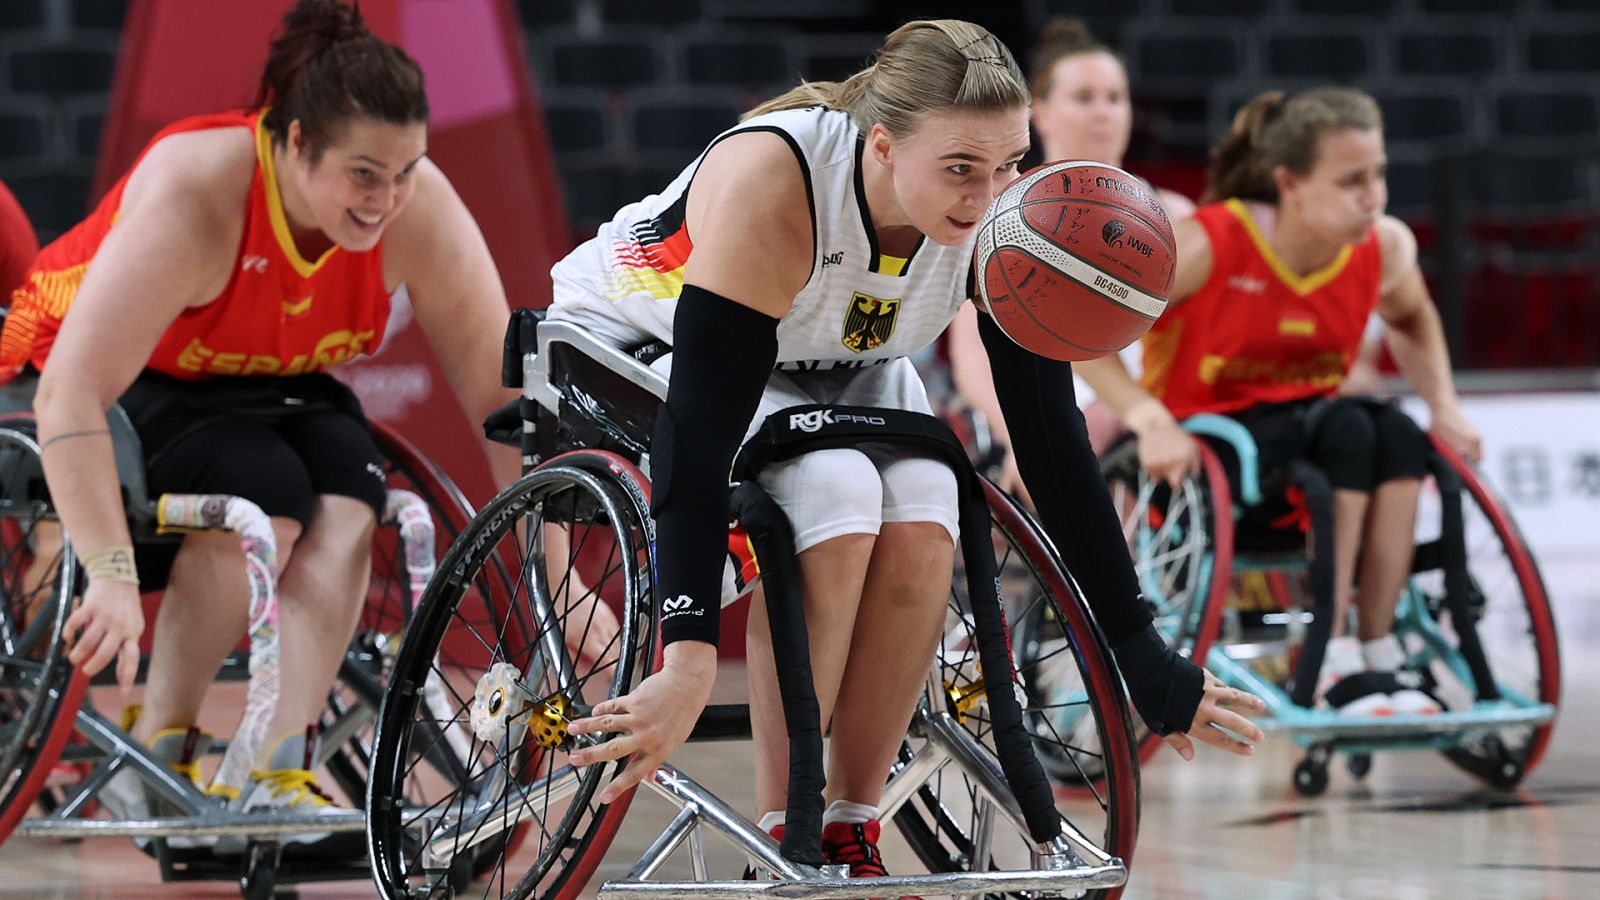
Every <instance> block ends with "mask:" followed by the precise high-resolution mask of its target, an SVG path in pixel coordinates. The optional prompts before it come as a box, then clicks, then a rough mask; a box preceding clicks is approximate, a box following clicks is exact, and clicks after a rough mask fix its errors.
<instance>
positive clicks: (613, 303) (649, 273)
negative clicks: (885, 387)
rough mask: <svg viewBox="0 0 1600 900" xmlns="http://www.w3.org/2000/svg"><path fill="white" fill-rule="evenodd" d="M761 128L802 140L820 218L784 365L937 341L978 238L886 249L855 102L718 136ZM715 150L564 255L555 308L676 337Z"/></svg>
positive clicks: (824, 363) (781, 353)
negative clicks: (706, 172) (701, 174)
mask: <svg viewBox="0 0 1600 900" xmlns="http://www.w3.org/2000/svg"><path fill="white" fill-rule="evenodd" d="M749 131H767V132H773V133H776V134H778V135H780V136H781V137H783V138H784V140H785V141H786V142H787V143H788V144H789V146H790V148H791V149H792V150H794V153H795V156H796V157H797V158H798V159H799V161H800V166H801V170H802V172H803V173H804V175H805V178H806V188H807V194H808V195H809V197H810V199H811V212H812V219H813V221H814V222H815V225H816V246H815V258H814V259H813V260H812V264H811V277H810V279H808V280H807V281H806V284H805V287H804V288H802V289H801V290H800V292H799V293H798V294H796V295H795V299H794V305H793V307H791V308H790V310H789V312H788V314H787V315H785V316H784V317H783V320H782V321H781V322H780V323H779V325H778V368H779V369H786V370H810V369H835V368H858V367H861V366H866V365H877V364H880V363H884V362H888V361H890V360H894V359H898V358H900V357H904V356H909V355H911V354H913V353H915V352H917V351H918V350H921V349H922V348H924V347H926V346H927V345H929V344H931V343H932V342H933V340H934V339H935V338H937V337H938V336H939V334H940V333H941V332H943V331H944V329H945V326H947V325H949V324H950V320H951V319H952V318H954V317H955V314H956V311H957V310H958V309H959V308H960V306H961V303H962V301H964V300H965V299H966V298H967V273H968V268H969V266H970V261H971V259H972V240H971V239H969V240H967V241H965V242H963V243H962V244H961V245H960V246H955V247H945V246H942V245H940V244H938V243H936V242H934V241H930V240H928V239H926V238H923V239H922V240H921V241H920V242H919V243H918V244H917V247H916V249H915V250H913V251H912V253H911V255H910V256H909V257H908V258H906V259H899V258H896V257H888V256H884V255H882V254H880V253H879V252H878V241H877V234H876V232H875V231H874V230H873V228H872V219H871V216H870V214H869V212H868V211H867V205H866V197H865V192H864V190H863V186H862V176H861V155H862V153H863V151H864V149H865V145H864V143H863V141H862V140H861V139H860V133H859V131H858V129H857V128H856V127H855V125H854V124H852V123H851V121H850V117H849V115H847V114H846V113H844V112H840V111H836V110H827V109H823V108H821V107H812V108H809V109H798V110H784V111H781V112H775V113H769V114H767V115H763V116H758V117H756V118H753V119H750V120H748V121H746V122H744V123H742V124H740V125H738V126H737V127H735V128H732V129H730V130H728V131H726V132H723V134H722V135H721V136H719V137H718V138H717V139H716V140H715V141H713V142H712V144H711V146H715V145H716V144H717V143H718V142H720V141H721V140H723V139H724V138H726V137H728V136H730V135H734V134H740V133H744V132H749ZM706 149H707V151H709V150H710V147H707V148H706ZM704 158H705V153H702V154H701V155H700V157H699V158H697V159H695V161H694V162H692V163H690V165H689V166H688V168H686V169H684V170H683V172H682V173H680V174H679V175H678V177H677V178H675V179H673V181H672V183H671V184H670V185H668V186H667V189H666V190H665V191H663V192H662V193H660V194H657V195H652V196H649V197H646V198H644V199H643V200H641V201H640V202H638V203H633V204H629V205H628V206H625V207H623V208H622V209H621V210H620V211H619V212H618V213H617V215H616V216H615V217H614V218H613V219H612V220H611V221H610V222H608V223H606V224H605V225H603V226H601V228H600V231H599V233H598V234H596V235H595V237H594V238H593V239H592V240H590V241H588V242H587V243H585V244H584V245H583V246H581V247H579V248H577V249H576V250H574V251H573V252H572V253H571V254H569V255H568V256H567V257H566V258H565V259H563V260H562V261H561V262H559V263H557V264H556V265H555V267H554V268H553V269H552V270H551V276H552V278H554V280H555V288H556V290H555V302H554V304H553V305H552V306H551V317H552V318H555V319H566V320H571V321H579V322H583V323H586V324H592V325H595V326H597V327H598V328H599V330H601V331H603V332H607V333H611V334H622V333H626V332H627V331H637V332H642V333H644V334H646V335H649V336H652V337H655V338H658V339H660V340H663V341H665V342H667V343H669V344H670V343H672V318H673V315H674V314H675V312H676V310H677V304H678V296H679V294H680V293H681V292H682V290H683V266H684V263H685V262H687V261H688V259H689V254H690V253H691V252H692V250H693V246H692V245H691V243H690V240H689V236H688V231H687V229H686V228H685V226H684V208H685V204H686V200H687V197H688V193H689V183H690V181H691V180H692V179H693V178H694V173H695V170H696V169H698V168H699V166H700V162H701V160H703V159H704ZM608 325H609V326H621V327H607V326H608Z"/></svg>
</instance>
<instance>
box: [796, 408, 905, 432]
mask: <svg viewBox="0 0 1600 900" xmlns="http://www.w3.org/2000/svg"><path fill="white" fill-rule="evenodd" d="M835 422H838V423H845V422H854V423H856V424H858V425H887V424H888V423H887V422H886V421H885V420H884V418H883V417H882V416H858V415H856V414H854V413H835V412H834V411H833V410H831V409H813V410H811V411H810V412H803V413H790V414H789V428H790V430H792V431H804V432H805V433H806V434H816V433H817V432H818V431H821V430H822V426H824V425H832V424H834V423H835Z"/></svg>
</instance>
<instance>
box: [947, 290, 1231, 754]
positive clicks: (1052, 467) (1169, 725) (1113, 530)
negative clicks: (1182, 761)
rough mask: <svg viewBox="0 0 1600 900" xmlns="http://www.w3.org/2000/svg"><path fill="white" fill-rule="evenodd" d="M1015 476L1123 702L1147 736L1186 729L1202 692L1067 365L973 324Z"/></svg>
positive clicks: (989, 326) (989, 323)
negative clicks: (1136, 555) (1157, 623)
mask: <svg viewBox="0 0 1600 900" xmlns="http://www.w3.org/2000/svg"><path fill="white" fill-rule="evenodd" d="M978 333H979V334H981V335H982V336H983V345H984V348H985V349H986V350H987V351H988V353H989V366H990V368H991V369H992V370H993V372H994V386H995V393H996V394H997V395H998V396H999V399H1000V410H1001V412H1002V413H1004V414H1005V417H1006V427H1007V428H1008V429H1009V430H1010V432H1011V452H1012V453H1014V454H1016V457H1017V471H1018V472H1019V473H1020V474H1021V475H1022V481H1023V483H1024V484H1026V485H1027V486H1028V492H1029V493H1031V494H1032V495H1033V499H1034V502H1035V503H1036V504H1037V505H1038V508H1039V518H1040V521H1041V522H1042V523H1043V524H1044V529H1045V532H1046V533H1048V534H1049V535H1050V539H1051V540H1052V541H1054V542H1055V545H1056V548H1057V549H1059V550H1060V551H1061V555H1062V557H1063V558H1064V560H1065V561H1066V564H1067V568H1069V569H1070V570H1071V571H1072V575H1073V577H1074V578H1076V579H1077V581H1078V586H1079V587H1081V588H1083V593H1084V599H1085V600H1087V601H1088V602H1089V608H1090V609H1091V610H1093V611H1094V616H1095V619H1096V620H1097V621H1099V623H1100V628H1101V630H1103V631H1104V632H1105V635H1106V640H1107V641H1108V642H1109V643H1110V644H1111V649H1112V653H1113V655H1115V656H1116V659H1117V668H1118V669H1120V670H1121V672H1122V677H1123V680H1124V682H1125V683H1126V684H1127V686H1128V697H1129V699H1130V700H1132V701H1133V705H1134V708H1136V709H1138V710H1139V715H1140V717H1141V718H1143V719H1144V721H1145V724H1146V725H1148V726H1150V730H1151V731H1154V732H1155V733H1156V734H1159V735H1167V734H1171V733H1172V732H1174V731H1180V732H1182V731H1188V730H1189V729H1190V727H1192V725H1193V723H1194V717H1195V712H1196V711H1197V710H1198V709H1199V706H1200V701H1201V699H1202V696H1203V694H1204V691H1205V675H1204V673H1202V672H1201V670H1200V667H1199V666H1197V665H1195V664H1194V663H1192V662H1190V661H1189V660H1188V659H1187V658H1185V657H1183V656H1181V655H1179V654H1178V653H1177V652H1176V651H1174V650H1172V649H1171V648H1169V647H1168V646H1167V643H1166V641H1165V640H1163V639H1162V637H1161V633H1160V632H1159V631H1157V630H1156V629H1155V627H1154V626H1153V625H1152V624H1151V615H1150V608H1149V605H1148V604H1146V603H1145V602H1144V597H1143V595H1141V594H1140V592H1139V579H1138V576H1136V575H1135V574H1134V571H1133V559H1132V557H1130V556H1129V555H1128V544H1127V541H1126V539H1125V538H1124V537H1123V535H1122V527H1121V524H1120V522H1119V520H1118V518H1117V513H1116V510H1115V509H1114V508H1113V507H1112V506H1111V494H1110V492H1109V491H1107V490H1106V483H1105V481H1104V480H1103V479H1102V478H1101V477H1100V464H1099V461H1098V460H1096V459H1095V456H1094V450H1093V449H1092V448H1091V447H1090V446H1089V431H1088V429H1087V428H1086V427H1085V426H1084V423H1083V413H1082V412H1080V411H1079V409H1078V403H1077V397H1076V396H1075V394H1074V391H1073V387H1072V367H1071V366H1070V365H1069V364H1068V363H1064V362H1060V361H1058V360H1051V359H1045V358H1043V357H1040V356H1036V355H1034V354H1032V353H1030V352H1028V351H1027V350H1024V349H1023V348H1021V347H1019V346H1017V345H1016V344H1015V343H1013V342H1012V340H1011V339H1010V338H1008V337H1006V336H1005V334H1004V333H1002V332H1001V331H1000V328H999V327H998V326H997V325H995V324H994V321H993V320H992V319H990V318H989V317H988V316H986V315H980V316H978Z"/></svg>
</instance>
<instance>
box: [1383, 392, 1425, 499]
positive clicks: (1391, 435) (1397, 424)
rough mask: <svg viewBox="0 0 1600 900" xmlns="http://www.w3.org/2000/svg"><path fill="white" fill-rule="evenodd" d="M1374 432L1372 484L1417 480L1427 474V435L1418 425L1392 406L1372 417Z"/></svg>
mask: <svg viewBox="0 0 1600 900" xmlns="http://www.w3.org/2000/svg"><path fill="white" fill-rule="evenodd" d="M1373 424H1374V426H1375V428H1376V431H1377V445H1378V446H1377V467H1376V469H1377V470H1376V473H1375V475H1374V479H1373V481H1374V483H1375V484H1384V483H1385V482H1389V481H1396V480H1399V479H1404V478H1418V479H1420V478H1421V477H1422V476H1423V475H1425V474H1427V471H1428V436H1427V435H1426V434H1424V433H1423V431H1422V428H1421V426H1419V425H1417V423H1416V422H1415V421H1413V420H1412V418H1411V417H1410V416H1408V415H1406V414H1405V413H1404V412H1401V411H1400V410H1398V409H1395V408H1394V407H1392V406H1386V407H1384V408H1382V409H1380V410H1378V411H1377V413H1376V415H1374V417H1373Z"/></svg>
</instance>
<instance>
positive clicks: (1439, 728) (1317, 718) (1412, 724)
mask: <svg viewBox="0 0 1600 900" xmlns="http://www.w3.org/2000/svg"><path fill="white" fill-rule="evenodd" d="M1555 716H1556V708H1555V707H1554V706H1552V705H1550V704H1548V703H1540V704H1536V705H1533V706H1513V705H1510V704H1500V703H1483V704H1479V705H1477V706H1474V707H1472V708H1471V709H1466V710H1462V711H1461V712H1445V713H1439V714H1437V715H1431V716H1341V715H1340V714H1339V713H1337V712H1333V711H1331V710H1323V709H1297V708H1293V707H1290V708H1287V709H1280V710H1279V714H1278V716H1277V717H1275V718H1262V719H1257V720H1256V724H1257V725H1259V726H1260V727H1261V730H1262V731H1266V732H1269V733H1274V734H1287V735H1292V736H1294V737H1297V738H1305V737H1315V738H1323V739H1330V740H1339V739H1354V740H1370V739H1374V738H1401V739H1404V738H1414V737H1418V736H1422V735H1451V734H1467V733H1470V732H1474V731H1483V730H1486V729H1492V728H1510V727H1516V726H1533V725H1543V724H1544V723H1546V722H1549V721H1550V720H1551V719H1554V718H1555Z"/></svg>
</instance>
